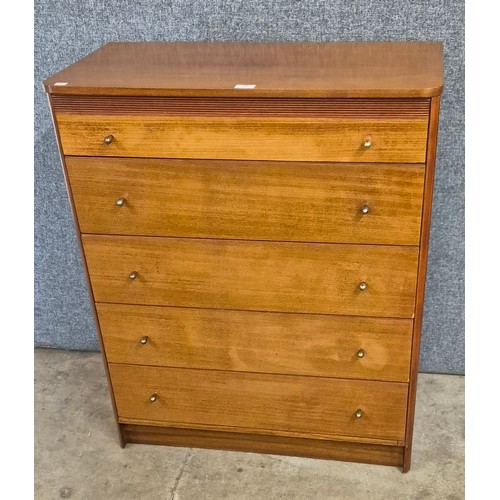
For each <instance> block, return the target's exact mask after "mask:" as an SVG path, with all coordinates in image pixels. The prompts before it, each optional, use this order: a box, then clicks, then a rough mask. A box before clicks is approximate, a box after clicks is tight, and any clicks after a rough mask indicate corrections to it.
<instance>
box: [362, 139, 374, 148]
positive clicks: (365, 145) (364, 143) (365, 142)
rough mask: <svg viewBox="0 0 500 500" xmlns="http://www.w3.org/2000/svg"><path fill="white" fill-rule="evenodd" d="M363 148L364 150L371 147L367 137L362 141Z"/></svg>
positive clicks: (370, 141)
mask: <svg viewBox="0 0 500 500" xmlns="http://www.w3.org/2000/svg"><path fill="white" fill-rule="evenodd" d="M363 147H364V148H365V149H370V148H371V147H372V140H371V138H370V137H367V138H366V139H365V140H364V141H363Z"/></svg>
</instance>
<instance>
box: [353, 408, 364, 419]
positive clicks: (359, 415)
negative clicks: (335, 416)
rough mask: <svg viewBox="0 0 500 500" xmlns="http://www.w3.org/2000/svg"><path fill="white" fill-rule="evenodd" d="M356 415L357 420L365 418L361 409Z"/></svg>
mask: <svg viewBox="0 0 500 500" xmlns="http://www.w3.org/2000/svg"><path fill="white" fill-rule="evenodd" d="M354 415H355V416H356V418H361V417H362V416H363V410H362V409H361V408H358V409H357V410H356V413H355V414H354Z"/></svg>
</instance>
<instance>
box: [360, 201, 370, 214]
mask: <svg viewBox="0 0 500 500" xmlns="http://www.w3.org/2000/svg"><path fill="white" fill-rule="evenodd" d="M369 211H370V207H369V206H368V205H367V204H366V203H365V204H364V205H363V206H362V207H361V213H362V214H364V215H366V214H367V213H368V212H369Z"/></svg>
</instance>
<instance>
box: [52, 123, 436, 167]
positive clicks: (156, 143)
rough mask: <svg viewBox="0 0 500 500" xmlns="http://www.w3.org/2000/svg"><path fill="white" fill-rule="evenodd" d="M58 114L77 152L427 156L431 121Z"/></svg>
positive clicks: (67, 145)
mask: <svg viewBox="0 0 500 500" xmlns="http://www.w3.org/2000/svg"><path fill="white" fill-rule="evenodd" d="M56 116H57V122H58V126H59V133H60V136H61V143H62V148H63V151H64V153H65V154H66V155H74V156H118V157H137V156H138V157H145V158H207V159H210V158H212V159H225V160H231V159H234V160H280V161H337V162H390V163H423V162H424V161H425V151H426V141H427V127H428V119H427V118H425V119H420V120H415V119H411V120H390V121H387V120H358V119H324V118H322V119H319V118H266V119H265V120H264V119H262V118H255V117H225V118H209V117H197V118H170V117H161V116H156V117H155V116H100V115H92V116H90V115H89V116H82V115H66V114H60V115H56ZM109 135H112V136H114V140H113V142H112V143H111V144H104V137H106V136H109ZM368 137H369V138H370V139H371V141H372V146H371V147H370V148H369V149H365V148H364V147H363V143H364V141H365V139H366V138H368Z"/></svg>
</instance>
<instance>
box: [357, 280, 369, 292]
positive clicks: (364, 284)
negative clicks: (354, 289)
mask: <svg viewBox="0 0 500 500" xmlns="http://www.w3.org/2000/svg"><path fill="white" fill-rule="evenodd" d="M358 288H359V289H360V290H361V291H362V292H364V291H365V290H366V289H367V288H368V285H367V284H366V283H365V282H364V281H362V282H361V283H360V284H359V285H358Z"/></svg>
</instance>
